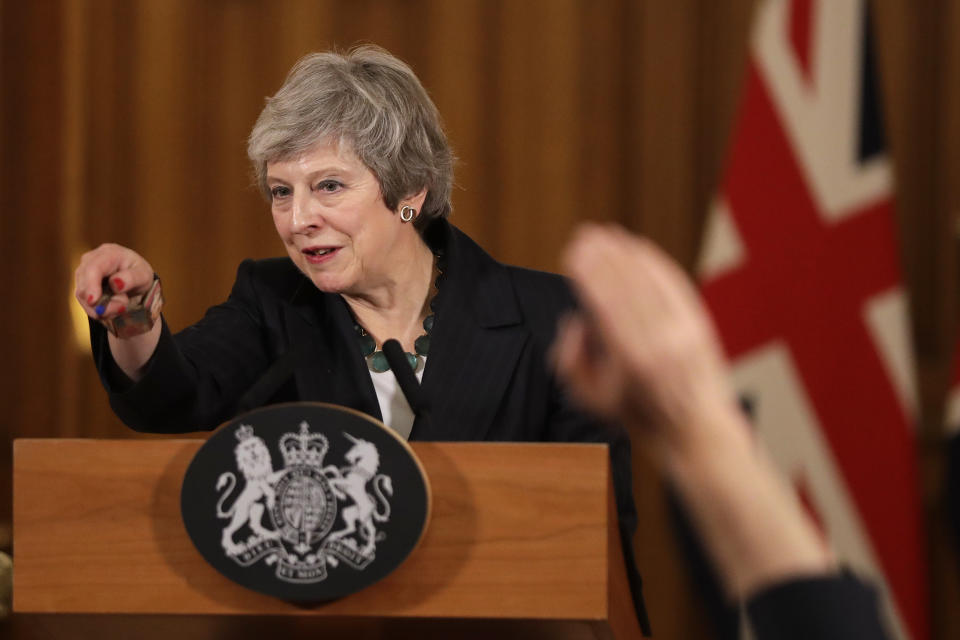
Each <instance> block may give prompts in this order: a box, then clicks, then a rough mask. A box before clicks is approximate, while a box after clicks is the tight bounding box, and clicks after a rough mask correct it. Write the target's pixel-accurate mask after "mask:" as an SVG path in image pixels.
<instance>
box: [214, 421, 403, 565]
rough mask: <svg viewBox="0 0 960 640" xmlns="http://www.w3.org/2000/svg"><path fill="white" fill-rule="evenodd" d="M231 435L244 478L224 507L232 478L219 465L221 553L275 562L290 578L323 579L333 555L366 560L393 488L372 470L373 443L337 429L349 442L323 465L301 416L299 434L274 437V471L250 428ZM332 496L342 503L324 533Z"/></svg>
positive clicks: (323, 441)
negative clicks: (339, 458)
mask: <svg viewBox="0 0 960 640" xmlns="http://www.w3.org/2000/svg"><path fill="white" fill-rule="evenodd" d="M235 435H236V437H237V440H239V443H238V444H237V446H236V448H235V449H234V453H235V456H236V460H237V468H238V470H239V471H240V472H241V473H242V474H243V477H244V481H245V484H244V486H243V487H242V489H240V492H239V494H237V495H235V497H233V499H232V503H231V505H230V507H229V508H227V509H225V508H224V503H225V502H227V500H228V499H230V498H231V496H234V494H236V490H237V477H236V476H235V475H234V473H233V472H231V471H227V472H224V473H222V474H220V477H219V478H218V479H217V484H216V490H217V491H218V492H220V499H219V500H218V501H217V517H218V518H221V519H229V523H228V524H227V526H226V527H224V529H223V532H222V535H221V541H220V544H221V546H222V547H223V551H224V553H226V555H227V556H228V557H229V558H231V559H232V560H234V561H235V562H236V563H237V564H239V565H241V566H243V567H249V566H251V565H253V564H254V563H256V562H259V561H260V560H261V559H263V560H264V561H265V562H266V563H267V564H269V565H274V564H276V575H277V577H278V578H280V579H281V580H284V581H287V582H293V583H312V582H319V581H321V580H324V579H326V577H327V565H330V566H331V567H336V566H338V564H339V562H340V561H341V560H342V561H344V562H346V563H347V565H349V566H351V567H353V568H354V569H364V568H366V567H367V566H368V565H369V564H370V563H371V562H373V560H374V558H375V552H376V546H377V542H378V541H380V540H383V539H384V537H385V535H386V534H384V533H383V532H378V531H377V524H380V523H385V522H388V521H389V519H390V503H389V500H388V498H389V497H391V496H392V495H393V483H392V481H391V479H390V476H387V475H384V474H382V473H377V470H378V468H379V466H380V455H379V453H378V452H377V448H376V447H375V446H374V445H373V443H371V442H368V441H366V440H362V439H360V438H355V437H354V436H352V435H350V434H348V433H346V432H344V433H343V435H344V436H345V437H346V438H347V439H348V440H350V442H351V443H352V446H351V447H350V449H349V450H348V451H347V453H346V454H345V455H344V459H345V460H346V462H347V466H345V467H342V468H337V467H336V466H335V465H324V457H325V456H326V454H327V451H328V450H329V442H328V440H327V438H326V436H324V435H323V434H321V433H311V432H310V427H309V425H308V424H307V423H306V422H301V423H300V431H299V433H285V434H284V435H283V436H282V437H281V438H280V440H279V443H278V444H279V448H280V453H281V455H282V456H283V460H284V468H283V469H280V470H278V471H275V470H274V469H273V462H272V460H271V458H270V450H269V448H268V447H267V445H266V443H265V442H264V441H263V439H262V438H260V437H258V436H256V435H254V433H253V427H251V426H250V425H241V426H240V427H239V428H237V430H236V432H235ZM368 486H369V490H368ZM371 490H372V492H373V493H370V491H371ZM339 501H343V502H345V503H346V504H347V506H345V507H344V508H343V509H342V510H339V516H340V520H341V521H342V522H343V527H342V528H340V529H337V530H336V531H332V532H331V530H332V529H333V527H334V524H335V523H336V521H337V516H338V505H339ZM265 516H267V517H265ZM238 537H239V538H242V540H240V541H238V540H237V538H238Z"/></svg>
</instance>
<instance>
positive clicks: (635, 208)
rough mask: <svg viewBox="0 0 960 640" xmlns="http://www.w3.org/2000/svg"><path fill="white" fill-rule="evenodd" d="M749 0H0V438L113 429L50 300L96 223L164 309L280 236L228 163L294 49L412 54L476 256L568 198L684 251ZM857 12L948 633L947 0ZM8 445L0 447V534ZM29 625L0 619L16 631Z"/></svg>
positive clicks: (647, 523) (682, 594) (950, 262)
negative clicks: (882, 127)
mask: <svg viewBox="0 0 960 640" xmlns="http://www.w3.org/2000/svg"><path fill="white" fill-rule="evenodd" d="M752 5H753V2H752V0H726V1H724V2H717V1H716V0H579V1H577V0H393V1H377V2H375V1H373V0H277V1H271V0H33V1H31V2H22V1H20V0H0V92H2V100H0V180H2V193H0V207H2V210H0V271H2V274H3V276H2V280H0V282H2V285H3V288H2V291H0V296H2V297H0V299H2V300H3V301H4V302H5V303H6V306H7V309H6V312H5V313H3V314H2V319H0V335H3V336H4V342H5V347H4V349H3V354H4V358H3V359H4V366H3V368H2V376H3V378H2V380H0V394H2V396H0V416H2V417H0V429H2V430H3V431H4V432H6V433H7V434H8V438H9V439H12V438H13V437H26V436H30V437H36V436H40V437H75V436H81V437H111V438H113V437H130V436H131V435H132V434H131V433H130V432H129V431H127V430H126V429H125V428H124V427H123V426H122V425H121V424H120V423H119V422H118V421H117V420H116V418H114V416H113V415H112V413H111V412H110V410H109V408H108V406H107V404H106V400H105V397H104V394H103V393H102V392H101V390H100V388H99V384H98V382H97V380H96V376H95V374H94V370H93V367H92V365H91V362H90V358H89V355H88V353H87V351H86V349H87V348H86V347H85V346H84V345H85V336H84V333H85V331H84V330H83V326H84V323H82V322H80V323H76V318H75V317H74V314H75V313H77V312H78V311H79V309H78V307H77V306H76V305H75V304H74V303H73V301H72V296H71V292H72V286H73V285H72V273H73V268H74V266H75V264H76V262H77V258H78V256H79V254H80V253H82V252H83V251H84V250H86V249H89V248H91V247H93V246H96V245H97V244H99V243H101V242H104V241H114V242H119V243H122V244H127V245H130V246H132V247H134V248H136V249H137V250H139V251H140V252H141V253H143V254H144V255H146V256H147V257H148V259H150V260H151V262H152V263H153V265H154V267H155V268H156V269H157V270H158V271H159V272H160V273H161V274H163V278H164V288H165V292H166V295H167V299H168V304H167V307H166V314H167V317H168V319H169V320H170V322H171V324H172V325H173V326H174V327H182V326H184V325H186V324H187V323H189V322H190V321H191V320H193V319H196V318H197V317H199V315H200V314H201V313H202V311H203V310H204V309H205V308H206V307H207V306H208V305H210V304H212V303H214V302H216V301H219V300H220V299H222V298H223V297H224V296H225V295H226V293H227V292H228V290H229V286H230V284H231V282H232V280H233V275H234V271H235V269H236V266H237V264H238V263H239V261H240V260H241V259H243V258H245V257H261V256H268V255H279V254H282V248H281V246H280V244H279V242H278V241H277V239H276V238H275V233H274V231H273V228H272V224H271V221H270V217H269V214H268V211H267V208H266V205H265V204H264V203H263V202H262V201H261V200H260V198H259V196H258V194H257V193H256V191H255V190H254V189H252V188H251V187H250V179H249V173H248V167H247V163H246V156H245V138H246V135H247V133H248V132H249V129H250V127H251V126H252V124H253V121H254V119H255V118H256V115H257V114H258V112H259V110H260V108H261V106H262V104H263V98H264V97H265V96H267V95H269V94H272V93H273V92H274V91H275V90H276V89H277V88H278V87H279V85H280V83H281V82H282V80H283V77H284V76H285V74H286V72H287V70H288V69H289V68H290V66H291V65H292V64H293V62H294V61H295V60H296V59H297V58H299V57H300V56H301V55H303V54H305V53H307V52H309V51H313V50H319V49H327V48H330V47H332V46H338V47H341V48H345V47H348V46H350V45H352V44H354V43H357V42H362V41H365V42H374V43H377V44H380V45H382V46H384V47H386V48H387V49H389V50H390V51H392V52H393V53H395V54H396V55H398V56H400V57H401V58H403V59H405V60H406V61H408V62H409V63H410V64H411V65H412V66H413V68H414V70H415V71H416V72H417V74H418V75H419V76H420V78H421V80H422V81H423V83H424V85H425V86H426V87H427V89H428V91H429V92H430V94H431V95H432V97H433V98H434V100H435V101H436V103H437V106H438V107H439V109H440V112H441V114H443V116H444V118H445V121H446V125H447V129H448V133H449V136H450V139H451V141H452V144H453V146H454V148H455V151H456V153H457V155H458V156H459V158H460V163H459V165H458V168H457V185H458V188H457V189H456V191H455V193H454V204H455V212H454V215H453V218H452V219H453V221H454V222H455V224H457V225H459V226H460V227H462V228H463V229H464V230H465V231H467V232H468V233H469V234H471V235H472V236H473V237H474V238H475V239H476V240H477V241H479V242H480V244H481V245H483V246H484V247H486V248H487V249H488V250H489V251H490V252H491V253H492V254H494V256H495V257H497V258H499V259H501V260H504V261H507V262H511V263H515V264H520V265H525V266H530V267H536V268H543V269H550V270H555V269H556V268H557V263H558V255H559V251H560V248H561V247H562V246H563V243H564V241H565V240H566V238H567V237H568V235H569V233H570V231H571V229H572V228H573V227H574V226H575V225H576V223H577V222H579V221H582V220H587V219H590V220H613V221H617V222H620V223H622V224H624V225H626V226H628V227H629V228H631V229H634V230H636V231H639V232H643V233H645V234H647V235H649V236H651V237H652V238H654V239H655V240H656V241H658V242H659V243H661V244H662V245H663V246H665V247H666V248H667V249H668V250H669V251H670V252H671V253H672V254H673V255H675V256H676V257H677V258H679V259H680V260H681V261H682V262H683V263H684V264H686V265H691V264H692V263H693V260H694V258H695V256H696V254H697V251H698V249H699V242H700V237H701V225H702V221H703V218H704V215H705V213H706V211H707V209H708V204H709V201H710V197H711V194H712V193H713V192H714V190H715V188H716V186H717V182H718V176H719V172H720V169H721V168H722V164H723V157H724V151H725V146H726V142H727V136H728V132H729V128H730V125H731V122H732V118H733V114H734V113H735V109H736V105H737V101H738V96H739V88H740V80H741V77H742V71H743V69H744V63H745V55H746V48H747V31H748V27H749V22H750V16H751V10H752ZM874 14H875V16H874V17H875V27H876V42H877V44H878V52H877V53H878V56H877V58H878V64H879V71H880V74H881V89H882V95H883V111H884V114H885V116H886V121H887V127H888V133H889V140H890V143H891V147H892V152H893V158H894V164H895V168H896V175H897V180H898V189H897V200H898V202H897V217H898V222H899V229H900V240H901V255H902V259H903V265H904V270H905V275H906V278H907V281H908V286H909V290H910V292H911V302H912V320H913V329H914V336H913V337H914V345H915V348H916V356H917V363H918V367H919V376H920V389H921V394H922V395H921V401H922V407H921V409H922V418H921V423H920V426H919V432H918V433H919V442H920V446H919V450H918V455H919V456H920V465H921V469H922V472H923V477H922V491H923V503H924V506H925V516H926V519H927V524H928V534H929V538H930V558H931V563H930V564H931V591H932V594H933V601H932V606H933V622H934V629H935V633H936V635H935V637H936V638H955V637H960V613H958V612H957V611H958V610H957V608H956V607H955V606H954V605H955V604H956V603H957V602H960V589H958V586H957V576H956V573H957V567H958V563H957V562H956V557H955V554H954V552H953V551H952V550H951V549H950V548H949V547H948V545H947V544H946V537H945V530H944V524H943V523H944V517H943V504H942V481H941V478H942V476H943V459H942V454H941V441H942V427H941V423H942V407H943V399H944V394H945V390H946V386H947V381H948V373H949V368H950V360H951V353H952V350H953V344H954V340H955V338H956V336H957V335H958V331H957V328H958V327H957V300H958V296H957V283H958V278H957V222H958V221H957V211H958V205H960V180H958V178H960V41H958V39H957V38H955V37H954V34H956V33H958V32H960V3H955V2H950V1H949V0H927V1H925V2H914V1H913V0H885V1H882V2H876V3H875V4H874ZM78 328H79V334H78V333H77V330H78ZM138 437H146V436H138ZM10 455H11V450H10V446H9V445H7V446H5V447H3V448H2V450H0V547H6V548H7V549H8V550H9V546H10V542H9V539H10V534H9V518H10V495H11V493H10V491H11V487H10V470H9V469H10ZM636 464H637V466H638V469H639V470H638V473H637V480H636V484H637V487H636V488H637V496H638V502H639V508H640V511H641V522H643V523H644V526H643V527H642V530H641V532H640V534H639V536H638V539H637V541H636V546H637V552H638V561H639V564H640V567H641V569H642V570H643V572H644V575H645V578H646V584H647V597H648V602H649V606H650V609H651V612H652V614H653V616H654V620H655V623H656V626H657V631H658V637H662V638H700V637H709V635H707V634H706V632H705V631H704V630H703V624H702V622H701V617H702V616H701V614H700V613H699V610H698V609H696V608H695V607H696V605H695V604H694V603H692V601H691V599H690V593H689V584H688V581H687V579H686V577H685V575H684V573H683V571H682V570H681V568H680V565H679V564H678V558H677V555H676V551H675V546H674V542H673V538H672V535H671V533H670V531H669V530H668V528H667V527H666V526H665V525H664V518H663V516H662V511H663V498H662V494H661V491H660V486H659V484H658V483H657V482H656V480H655V479H654V477H653V475H652V473H651V472H650V470H649V469H648V468H647V466H646V465H645V463H644V461H643V460H642V459H639V458H638V459H637V461H636ZM3 624H4V623H2V622H0V632H2V631H3V630H4V628H3V626H2V625H3ZM31 624H32V623H31V622H30V621H29V620H23V619H21V621H20V622H19V623H18V624H17V625H16V627H17V631H16V632H17V633H19V634H24V635H23V637H33V635H29V634H31V633H32V632H31V631H30V628H31V626H30V625H31ZM117 624H121V625H122V624H123V621H119V622H118V623H117ZM131 624H132V623H131ZM7 628H8V629H12V628H13V627H11V626H9V623H7ZM155 628H156V634H161V633H163V631H162V630H163V629H164V628H165V627H164V626H163V624H158V625H156V627H155ZM253 629H254V626H253V625H251V626H249V630H250V631H251V632H252V631H253ZM75 633H76V634H78V635H77V636H76V637H81V636H82V626H77V627H75ZM144 633H148V632H147V631H145V630H143V629H141V630H140V631H139V632H138V637H143V638H146V637H152V636H148V635H143V634H144ZM157 637H162V636H161V635H157Z"/></svg>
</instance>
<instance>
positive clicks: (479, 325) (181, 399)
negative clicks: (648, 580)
mask: <svg viewBox="0 0 960 640" xmlns="http://www.w3.org/2000/svg"><path fill="white" fill-rule="evenodd" d="M248 155H249V158H250V162H251V164H252V166H253V170H254V174H255V176H256V180H257V184H258V185H259V188H260V190H261V191H262V193H263V195H264V196H265V198H266V200H267V202H268V203H269V207H270V211H271V214H272V216H273V221H274V224H275V227H276V230H277V234H278V236H279V238H280V241H281V242H282V244H283V246H284V248H285V250H286V253H287V256H286V257H283V258H275V259H268V260H258V261H253V260H246V261H244V262H243V263H242V264H241V265H240V267H239V269H238V271H237V276H236V281H235V283H234V285H233V289H232V291H231V293H230V296H229V298H228V299H227V300H226V301H225V302H223V303H221V304H218V305H216V306H214V307H212V308H211V309H209V310H208V311H207V313H206V315H205V316H204V317H203V318H202V319H201V320H200V321H198V322H197V323H196V324H194V325H192V326H190V327H187V328H186V329H184V330H182V331H179V332H178V333H174V332H173V331H171V329H170V327H169V326H168V325H167V323H166V322H165V321H164V319H163V316H162V313H161V309H162V306H163V293H162V284H161V281H160V279H159V277H158V276H157V275H156V274H155V272H154V268H153V266H152V265H151V264H150V262H149V260H148V259H147V258H146V257H145V256H142V255H140V254H139V253H137V252H136V251H134V250H133V249H130V248H126V247H122V246H118V245H115V244H104V245H101V246H100V247H98V248H96V249H94V250H93V251H90V252H89V253H87V254H85V255H84V256H83V257H82V259H81V262H80V265H79V266H78V268H77V270H76V297H77V299H78V301H79V303H80V304H81V306H82V307H83V309H84V310H85V311H86V313H87V315H88V316H89V317H90V319H91V322H90V328H91V341H92V346H93V354H94V358H95V360H96V365H97V368H98V370H99V373H100V377H101V380H102V382H103V385H104V387H105V389H106V390H107V393H108V394H109V399H110V404H111V406H112V407H113V409H114V410H115V412H116V413H117V415H118V416H119V417H120V418H121V419H122V420H123V421H124V422H125V423H126V424H127V425H129V426H130V427H131V428H133V429H136V430H139V431H149V432H162V433H175V432H186V431H196V430H201V429H212V428H214V427H216V426H217V425H219V424H221V423H222V422H224V421H226V420H228V419H230V418H232V417H234V416H235V415H237V414H238V413H240V412H242V411H245V410H248V409H251V408H254V407H256V406H260V405H264V404H273V403H277V402H284V401H295V400H305V401H321V402H329V403H335V404H339V405H344V406H347V407H352V408H354V409H358V410H360V411H363V412H365V413H367V414H369V415H371V416H374V417H376V418H378V419H382V420H383V422H384V423H385V424H387V425H388V426H389V427H390V428H392V429H394V430H395V431H397V432H398V433H399V434H400V435H401V436H402V437H404V438H409V439H414V440H447V441H450V440H487V441H559V442H608V443H609V444H610V446H611V455H612V457H613V467H614V469H615V472H614V475H615V485H616V494H617V502H618V508H619V514H620V522H621V527H622V534H623V539H624V542H625V544H624V549H625V551H626V553H627V557H628V558H632V547H631V545H630V540H631V538H632V532H633V530H634V528H635V525H636V514H635V510H634V505H633V498H632V492H631V471H630V451H629V441H628V439H627V438H626V435H625V433H624V432H623V431H622V430H619V429H611V428H609V427H606V426H603V425H602V423H600V422H597V421H596V420H594V419H591V418H589V417H587V416H586V415H585V414H583V413H581V412H579V411H577V410H575V409H574V408H572V407H571V406H570V404H569V403H568V402H567V399H566V398H565V396H564V394H563V392H562V390H561V388H560V386H559V384H558V382H557V379H556V377H555V376H554V374H553V372H552V370H551V368H550V366H549V364H548V362H547V357H546V354H547V351H548V349H549V347H550V345H551V343H552V341H553V337H554V333H555V326H556V322H557V319H558V317H559V316H561V315H562V314H563V313H564V312H565V311H566V310H568V309H570V308H571V307H572V306H573V297H572V294H571V292H570V290H569V288H568V286H567V284H566V283H565V281H564V280H563V279H562V278H561V277H559V276H557V275H553V274H547V273H542V272H537V271H532V270H528V269H522V268H517V267H511V266H506V265H503V264H501V263H499V262H497V261H495V260H494V259H493V258H491V257H490V256H489V255H488V254H487V253H486V252H485V251H484V250H483V249H482V248H480V247H479V246H478V245H477V244H476V243H475V242H473V241H472V240H471V239H470V238H469V237H467V236H466V235H465V234H464V233H463V232H461V231H460V230H458V229H457V228H456V227H455V226H453V225H452V224H450V223H449V222H448V221H447V218H448V216H449V214H450V211H451V202H450V193H451V185H452V180H453V156H452V153H451V150H450V147H449V145H448V143H447V138H446V135H445V134H444V132H443V129H442V127H441V124H440V118H439V116H438V114H437V110H436V107H435V106H434V104H433V103H432V101H431V100H430V98H429V97H428V96H427V93H426V91H425V90H424V89H423V87H422V86H421V84H420V82H419V80H418V79H417V78H416V76H415V75H414V74H413V72H412V71H411V69H410V68H409V67H408V66H407V65H406V64H404V63H403V62H401V61H400V60H398V59H397V58H395V57H393V56H391V55H390V54H388V53H387V52H385V51H383V50H382V49H379V48H376V47H369V46H367V47H360V48H356V49H353V50H352V51H350V52H348V53H347V54H345V55H340V54H336V53H318V54H312V55H308V56H306V57H305V58H303V59H301V60H300V61H299V62H298V63H297V64H296V65H295V66H294V68H293V69H292V70H291V72H290V74H289V75H288V77H287V79H286V81H285V82H284V84H283V86H282V87H281V88H280V90H279V91H278V92H277V93H276V94H275V95H274V96H272V97H270V98H268V100H267V102H266V106H265V107H264V109H263V111H262V112H261V114H260V116H259V118H258V119H257V121H256V124H255V125H254V127H253V130H252V132H251V134H250V137H249V141H248ZM391 338H393V339H396V340H398V341H399V343H400V344H401V346H402V348H403V351H404V352H405V360H406V364H404V365H403V366H410V367H411V368H412V371H413V373H414V374H415V375H416V377H417V379H418V380H419V381H420V382H421V383H422V385H421V387H420V392H419V393H418V394H417V395H418V396H419V397H420V398H421V399H422V402H418V403H417V404H419V405H420V406H416V407H413V408H411V406H410V404H409V403H408V402H407V400H406V399H405V397H404V395H403V393H402V392H401V391H400V389H399V388H398V384H397V378H396V376H395V375H394V373H393V371H391V365H390V363H389V362H388V360H387V358H386V357H385V355H384V353H383V350H382V347H383V343H384V342H385V341H386V340H388V339H391ZM630 564H631V565H632V560H631V562H630ZM633 574H634V577H636V576H635V572H633ZM634 586H635V591H634V593H635V597H636V600H637V602H638V604H639V603H640V599H639V581H638V579H637V581H636V583H635V585H634ZM642 617H643V616H641V618H642ZM644 624H645V621H644Z"/></svg>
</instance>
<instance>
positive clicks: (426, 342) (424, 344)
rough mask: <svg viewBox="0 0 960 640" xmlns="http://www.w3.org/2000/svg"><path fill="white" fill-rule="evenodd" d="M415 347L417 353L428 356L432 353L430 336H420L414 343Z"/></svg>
mask: <svg viewBox="0 0 960 640" xmlns="http://www.w3.org/2000/svg"><path fill="white" fill-rule="evenodd" d="M413 348H414V350H415V351H416V352H417V355H420V356H426V355H429V354H430V336H420V337H419V338H417V339H416V340H415V341H414V343H413Z"/></svg>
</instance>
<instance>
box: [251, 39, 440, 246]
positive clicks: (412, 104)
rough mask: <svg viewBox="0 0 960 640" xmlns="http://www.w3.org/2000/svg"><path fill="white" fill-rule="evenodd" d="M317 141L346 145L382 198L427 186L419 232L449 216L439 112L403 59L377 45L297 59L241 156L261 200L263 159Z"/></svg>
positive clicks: (389, 200)
mask: <svg viewBox="0 0 960 640" xmlns="http://www.w3.org/2000/svg"><path fill="white" fill-rule="evenodd" d="M321 140H331V141H333V142H335V143H339V144H344V143H346V144H347V145H349V147H350V149H351V150H352V151H353V152H354V153H355V154H356V156H357V158H359V160H360V161H361V162H362V163H363V164H364V165H366V166H367V168H368V169H370V171H371V172H373V174H374V176H376V178H377V181H378V182H379V183H380V192H381V194H382V196H383V202H384V204H385V205H386V206H387V208H388V209H390V210H391V211H396V209H397V206H398V205H399V203H400V201H401V200H402V199H403V198H405V197H408V196H412V195H414V194H416V193H419V192H420V191H421V190H422V189H424V188H425V189H426V190H427V197H426V200H425V201H424V203H423V206H422V208H421V211H420V215H419V216H417V219H416V222H415V223H414V224H415V225H416V227H417V229H418V230H421V231H422V230H423V228H424V227H425V226H426V225H427V224H428V223H429V222H430V220H432V219H433V218H443V217H446V216H448V215H449V214H450V211H451V208H452V206H451V204H450V192H451V188H452V183H453V154H452V152H451V150H450V146H449V144H448V143H447V137H446V135H445V134H444V132H443V126H442V124H441V122H440V116H439V114H438V113H437V108H436V106H434V104H433V102H432V101H431V100H430V97H429V96H428V95H427V92H426V90H425V89H424V88H423V86H422V85H421V84H420V81H419V80H418V79H417V77H416V76H415V75H414V73H413V71H412V70H411V69H410V67H409V66H407V64H406V63H404V62H402V61H401V60H399V59H397V58H395V57H394V56H392V55H390V54H389V53H388V52H387V51H385V50H383V49H381V48H380V47H376V46H372V45H365V46H360V47H355V48H353V49H351V50H350V51H348V52H347V53H346V54H339V53H334V52H324V53H311V54H309V55H307V56H304V57H303V58H301V59H300V60H299V61H298V62H297V64H295V65H294V67H293V69H291V70H290V74H289V75H288V76H287V79H286V80H285V81H284V83H283V86H282V87H280V90H279V91H277V93H276V95H274V96H273V97H270V98H267V104H266V106H265V107H264V108H263V111H262V112H260V117H259V118H257V122H256V124H255V125H254V126H253V131H251V132H250V138H249V140H248V141H247V155H248V156H249V158H250V162H251V163H252V164H253V171H254V175H255V179H256V182H257V185H258V186H259V188H260V190H261V191H262V192H263V194H264V196H265V197H266V198H267V200H270V190H269V188H268V186H267V163H268V162H276V161H279V160H286V159H289V158H294V157H296V156H298V155H300V154H301V153H303V152H305V151H307V150H308V149H310V148H311V147H312V146H313V145H314V144H316V143H317V142H319V141H321Z"/></svg>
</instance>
